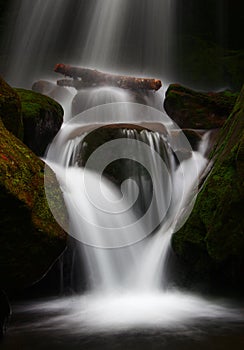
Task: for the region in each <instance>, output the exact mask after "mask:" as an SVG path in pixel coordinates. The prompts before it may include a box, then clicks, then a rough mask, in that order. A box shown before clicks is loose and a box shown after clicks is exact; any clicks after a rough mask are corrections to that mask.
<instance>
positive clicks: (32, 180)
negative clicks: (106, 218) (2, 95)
mask: <svg viewBox="0 0 244 350" xmlns="http://www.w3.org/2000/svg"><path fill="white" fill-rule="evenodd" d="M45 181H46V182H47V186H49V187H50V188H52V191H53V193H54V198H56V201H57V203H59V200H61V201H62V195H61V192H60V190H59V186H58V185H57V181H56V177H55V175H54V174H53V173H52V172H51V171H50V174H49V176H48V177H45ZM0 198H1V203H3V205H1V207H0V225H1V230H0V232H1V233H0V288H2V289H4V290H6V291H8V290H15V289H21V288H24V287H26V286H29V285H31V284H33V283H34V282H35V281H37V280H39V279H41V278H42V276H43V275H44V274H45V273H46V272H47V270H48V269H49V268H50V266H51V265H52V264H53V263H54V261H55V259H57V258H58V257H59V256H60V254H61V253H62V252H63V250H64V248H65V246H66V234H65V232H64V231H63V229H62V228H60V226H59V225H58V224H57V223H56V221H55V220H54V218H53V216H52V214H51V212H50V210H49V207H48V204H47V200H46V195H45V191H44V163H43V162H42V161H41V160H40V159H39V158H38V157H37V156H36V155H35V154H34V153H33V152H32V151H31V150H29V149H28V148H27V147H26V146H25V145H24V144H23V143H22V142H21V141H20V140H19V139H17V138H16V137H15V136H14V135H13V134H11V133H10V132H9V131H8V130H6V128H5V127H4V125H3V123H2V121H1V119H0Z"/></svg>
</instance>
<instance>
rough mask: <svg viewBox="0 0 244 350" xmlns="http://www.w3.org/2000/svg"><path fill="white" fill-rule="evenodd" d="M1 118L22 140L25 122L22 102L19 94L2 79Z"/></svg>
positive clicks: (0, 80)
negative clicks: (22, 113) (23, 120)
mask: <svg viewBox="0 0 244 350" xmlns="http://www.w3.org/2000/svg"><path fill="white" fill-rule="evenodd" d="M0 117H1V119H2V121H3V123H4V126H5V127H6V128H7V129H8V130H9V131H11V132H12V133H13V134H14V135H15V136H17V137H18V138H20V139H22V137H23V122H22V117H21V102H20V98H19V95H18V93H17V92H16V91H15V90H14V89H13V88H11V86H9V85H8V84H7V83H6V81H5V80H3V79H2V78H1V77H0Z"/></svg>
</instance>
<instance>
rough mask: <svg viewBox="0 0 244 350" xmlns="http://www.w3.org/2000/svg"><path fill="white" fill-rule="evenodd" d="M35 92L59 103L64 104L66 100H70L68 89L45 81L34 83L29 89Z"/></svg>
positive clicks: (70, 95)
mask: <svg viewBox="0 0 244 350" xmlns="http://www.w3.org/2000/svg"><path fill="white" fill-rule="evenodd" d="M31 89H32V90H33V91H35V92H39V93H40V94H43V95H46V96H49V97H51V98H52V99H54V100H55V101H57V102H59V103H62V104H63V103H64V101H66V100H67V99H71V98H72V94H71V92H70V91H69V89H67V88H65V87H61V86H57V84H54V83H53V82H50V81H47V80H38V81H36V82H35V83H34V84H33V85H32V88H31Z"/></svg>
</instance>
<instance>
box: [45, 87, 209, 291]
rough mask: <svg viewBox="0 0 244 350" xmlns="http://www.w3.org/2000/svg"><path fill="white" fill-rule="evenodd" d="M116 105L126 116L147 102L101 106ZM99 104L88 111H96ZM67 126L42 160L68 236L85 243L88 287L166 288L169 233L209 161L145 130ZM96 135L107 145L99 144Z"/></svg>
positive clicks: (197, 153) (84, 253)
mask: <svg viewBox="0 0 244 350" xmlns="http://www.w3.org/2000/svg"><path fill="white" fill-rule="evenodd" d="M116 94H117V92H115V96H117V95H116ZM113 105H114V106H115V105H116V106H117V107H118V106H123V107H124V109H123V111H127V113H129V111H130V113H131V115H134V113H133V108H135V106H138V108H139V109H140V110H141V108H142V107H145V106H140V105H137V104H134V103H132V104H131V103H129V104H128V103H122V104H120V103H115V104H108V105H102V108H105V109H106V108H108V106H113ZM147 108H148V107H147ZM100 109H101V105H99V106H97V107H95V109H92V110H93V115H96V113H95V112H96V111H97V112H98V111H99V110H100ZM112 110H113V113H115V115H116V112H115V110H114V109H112ZM154 111H156V110H154ZM89 112H90V110H88V111H87V113H89ZM122 113H123V112H122ZM158 113H159V114H160V115H161V116H162V112H156V114H158ZM81 115H82V114H81ZM101 115H102V112H101ZM152 119H153V118H152ZM119 120H120V121H121V118H119ZM70 124H71V125H70V128H68V134H69V136H68V134H67V133H66V132H65V128H64V130H62V132H61V133H60V135H59V136H58V138H57V140H56V141H55V142H54V143H53V145H52V147H51V149H50V150H49V153H48V155H47V162H49V164H50V165H51V166H52V167H53V169H54V170H55V172H56V174H57V177H58V179H59V181H60V184H61V188H62V190H63V194H64V199H65V202H66V207H67V210H68V214H69V219H70V227H69V233H70V234H71V236H73V237H75V238H76V239H78V240H79V241H80V242H82V243H83V246H82V254H83V263H84V264H85V266H86V275H87V284H88V285H89V289H90V291H91V292H98V291H101V290H102V291H103V292H106V293H111V292H113V291H118V290H120V291H124V292H128V291H133V290H137V289H138V290H141V291H142V290H149V291H156V290H158V291H159V290H163V289H166V288H167V280H166V273H165V271H166V270H167V264H166V261H167V254H168V249H169V245H170V238H171V235H172V233H173V232H174V230H175V227H176V226H177V225H178V224H179V222H181V221H182V220H183V219H182V218H183V217H184V212H185V210H186V211H188V210H189V209H188V208H189V207H190V205H191V201H192V199H193V197H194V196H193V194H194V193H195V191H196V187H197V183H198V176H199V174H200V172H201V170H202V169H203V167H204V166H205V165H206V160H205V159H204V157H203V156H202V155H201V153H199V152H191V153H189V158H188V159H185V160H183V161H180V162H179V160H178V161H176V158H175V157H176V156H175V152H174V150H173V148H172V145H170V137H167V136H166V135H163V134H160V133H158V132H151V131H149V130H146V129H143V128H141V129H138V130H136V129H133V127H129V126H128V127H126V128H125V127H120V126H119V125H118V126H117V128H116V129H113V128H112V129H109V128H99V129H97V130H98V131H96V130H95V131H94V132H92V133H91V134H90V135H91V136H89V132H88V133H87V132H84V133H82V132H81V130H82V127H81V126H80V125H79V123H77V121H75V122H72V121H71V122H70ZM115 125H116V124H115ZM68 126H69V123H68ZM83 128H84V126H83ZM66 129H67V127H66ZM70 130H72V131H71V132H70ZM77 130H78V131H79V132H78V131H77ZM168 131H169V130H168ZM79 134H80V136H79ZM107 134H108V135H110V138H112V140H108V139H106V137H107ZM70 135H71V136H72V137H71V136H70ZM99 138H102V139H103V140H105V141H106V142H105V144H103V143H101V144H98V143H97V142H98V140H99ZM183 140H184V139H183ZM94 142H95V144H97V147H98V148H97V149H94V147H93V143H94ZM177 142H179V140H178V141H177ZM183 146H185V145H183ZM183 146H182V147H183ZM104 147H105V148H104ZM118 150H119V152H118ZM96 152H98V153H97V154H96ZM58 155H59V156H58ZM94 155H95V156H94ZM93 157H95V158H94V159H93ZM107 157H108V158H107ZM55 162H56V163H55ZM114 162H117V163H114ZM111 164H114V165H113V166H111ZM108 165H109V166H110V167H108ZM81 166H82V167H81ZM106 169H108V170H106ZM106 171H107V173H106ZM101 176H102V177H101ZM111 179H112V181H111Z"/></svg>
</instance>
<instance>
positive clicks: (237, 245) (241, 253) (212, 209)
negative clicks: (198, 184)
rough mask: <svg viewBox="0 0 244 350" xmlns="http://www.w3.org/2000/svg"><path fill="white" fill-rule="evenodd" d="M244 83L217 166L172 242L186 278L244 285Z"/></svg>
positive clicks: (219, 148) (215, 153)
mask: <svg viewBox="0 0 244 350" xmlns="http://www.w3.org/2000/svg"><path fill="white" fill-rule="evenodd" d="M243 131H244V87H243V89H242V91H241V93H240V95H239V98H238V100H237V102H236V104H235V107H234V110H233V112H232V113H231V115H230V117H229V118H228V120H227V122H226V123H225V125H224V127H223V128H222V129H221V132H220V135H219V138H218V142H217V145H216V147H215V149H214V150H213V151H212V154H211V157H212V160H213V161H214V166H213V168H212V170H211V172H210V174H209V176H208V177H207V179H206V181H205V183H204V184H203V187H202V189H201V191H200V193H199V195H198V197H197V200H196V203H195V206H194V209H193V211H192V213H191V215H190V217H189V219H188V221H187V222H186V224H185V225H184V226H183V227H182V228H181V229H180V230H179V231H178V232H176V233H175V234H174V235H173V238H172V246H173V250H174V251H175V253H176V256H177V257H178V261H179V262H180V264H181V273H182V274H184V276H185V282H186V283H188V284H189V283H190V281H192V280H193V281H205V282H208V283H209V285H211V284H213V285H222V286H225V287H226V288H228V287H229V286H232V287H233V286H235V287H236V288H238V289H241V288H242V289H243V288H244V274H243V271H244V233H243V223H244V222H243V214H242V210H243V195H244V190H243V188H244V186H243V179H244V136H243V135H244V133H243Z"/></svg>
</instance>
